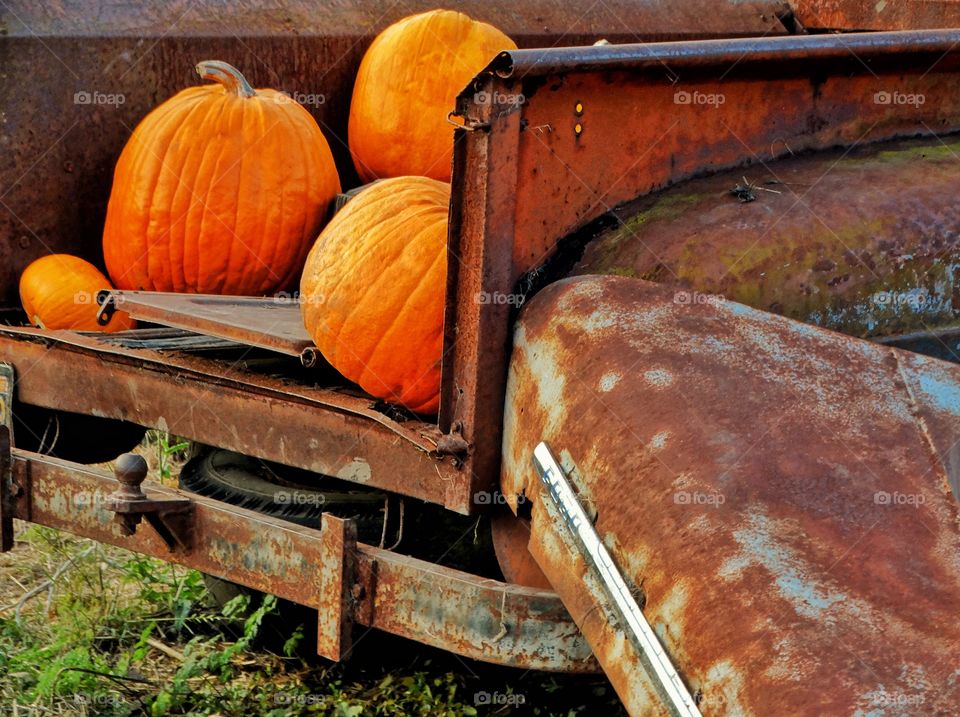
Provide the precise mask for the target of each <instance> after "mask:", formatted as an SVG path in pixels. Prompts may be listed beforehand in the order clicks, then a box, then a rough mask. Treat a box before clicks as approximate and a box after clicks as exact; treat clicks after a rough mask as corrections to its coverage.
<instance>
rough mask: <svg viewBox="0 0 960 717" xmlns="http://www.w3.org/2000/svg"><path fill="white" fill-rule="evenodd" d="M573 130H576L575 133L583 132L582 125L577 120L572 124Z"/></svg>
mask: <svg viewBox="0 0 960 717" xmlns="http://www.w3.org/2000/svg"><path fill="white" fill-rule="evenodd" d="M573 131H574V132H576V133H577V134H582V133H583V125H582V124H580V123H579V122H577V123H576V124H575V125H574V126H573Z"/></svg>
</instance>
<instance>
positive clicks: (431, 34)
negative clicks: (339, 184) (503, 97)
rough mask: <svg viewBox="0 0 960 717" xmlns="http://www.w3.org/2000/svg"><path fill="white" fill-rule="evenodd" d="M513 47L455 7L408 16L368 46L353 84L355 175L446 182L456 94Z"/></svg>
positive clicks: (351, 141) (351, 137) (351, 145)
mask: <svg viewBox="0 0 960 717" xmlns="http://www.w3.org/2000/svg"><path fill="white" fill-rule="evenodd" d="M516 47H517V46H516V44H515V43H514V42H513V40H511V39H510V38H509V37H507V36H506V35H504V34H503V33H502V32H500V31H499V30H498V29H497V28H495V27H493V26H492V25H488V24H487V23H484V22H477V21H474V20H471V19H470V18H469V17H468V16H467V15H464V14H463V13H460V12H454V11H452V10H431V11H430V12H425V13H421V14H419V15H412V16H410V17H407V18H404V19H403V20H400V21H399V22H396V23H394V24H393V25H391V26H390V27H388V28H387V29H386V30H384V31H383V32H382V33H380V35H378V36H377V38H376V39H375V40H374V41H373V44H371V45H370V47H369V49H368V50H367V52H366V54H365V55H364V56H363V61H362V62H361V63H360V70H359V72H358V74H357V80H356V84H355V85H354V87H353V100H352V101H351V104H350V126H349V140H350V142H349V143H350V153H351V154H352V155H353V161H354V164H355V165H356V167H357V172H358V173H359V174H360V177H361V178H362V179H363V180H364V181H366V182H369V181H371V180H373V179H376V178H383V177H398V176H403V175H422V176H426V177H433V178H434V179H439V180H442V181H450V165H451V163H452V161H453V160H452V156H453V127H451V126H450V124H449V123H448V122H447V115H448V114H449V113H450V111H451V110H452V109H453V108H454V103H455V101H456V98H457V94H458V93H459V92H460V91H461V90H463V88H464V87H466V86H467V84H468V83H469V82H470V80H472V79H473V78H474V77H475V76H476V75H477V73H478V72H480V70H482V69H483V68H484V67H486V65H487V64H488V63H489V62H490V60H492V59H493V58H494V56H495V55H496V54H497V53H498V52H499V51H501V50H515V49H516Z"/></svg>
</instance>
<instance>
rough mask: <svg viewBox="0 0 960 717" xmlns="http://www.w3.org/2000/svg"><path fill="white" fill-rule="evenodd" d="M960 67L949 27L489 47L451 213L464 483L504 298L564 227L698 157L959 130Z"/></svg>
mask: <svg viewBox="0 0 960 717" xmlns="http://www.w3.org/2000/svg"><path fill="white" fill-rule="evenodd" d="M958 68H960V32H958V31H933V32H907V33H871V34H862V35H843V36H839V35H818V36H808V37H783V38H758V39H746V40H716V41H711V42H677V43H662V44H648V45H621V46H606V47H579V48H561V49H542V50H519V51H515V52H510V53H503V54H502V55H501V56H499V57H498V58H497V59H496V60H495V61H494V62H493V63H492V64H491V66H490V68H489V69H490V72H488V73H486V74H482V75H481V76H480V77H479V78H478V79H477V81H476V82H475V83H474V86H472V87H470V88H467V90H465V91H464V92H463V93H462V94H461V96H460V98H459V100H458V106H457V109H458V114H459V116H460V118H461V119H460V121H462V122H463V123H464V128H463V129H460V130H458V135H459V137H458V140H457V143H456V145H455V151H454V177H453V203H452V207H451V215H450V217H451V229H450V248H451V251H450V260H449V261H450V263H449V266H448V289H447V314H446V324H445V343H444V368H443V387H442V401H441V411H440V428H441V430H442V431H444V432H447V431H450V430H452V429H454V428H459V430H460V432H461V435H462V436H463V438H464V440H465V441H466V442H467V444H468V445H469V446H470V451H471V453H470V456H469V460H468V463H467V468H468V469H469V470H470V471H471V472H472V474H473V475H474V476H475V485H474V490H485V489H489V486H490V484H491V481H494V480H495V478H496V475H497V470H498V465H499V461H500V446H501V438H502V435H503V433H502V430H501V421H502V415H503V411H502V403H501V401H500V397H501V396H502V394H503V390H504V380H505V377H504V368H503V367H504V364H505V362H506V360H507V357H508V356H509V351H510V334H509V324H510V317H511V309H512V308H514V307H515V306H516V305H517V304H518V303H519V302H520V301H522V291H523V285H524V282H523V281H521V280H522V279H526V278H529V275H526V276H525V273H526V272H528V271H529V270H536V268H537V267H539V266H541V265H542V264H543V263H544V262H545V261H546V260H547V259H548V258H549V257H550V256H551V255H552V254H553V253H554V252H555V251H556V247H557V242H558V241H559V239H560V238H561V237H564V236H567V235H569V234H571V232H574V231H576V230H578V229H580V228H582V227H584V226H585V225H587V224H588V223H589V222H590V221H592V220H594V219H596V218H597V217H598V216H600V215H602V214H604V213H606V212H607V211H608V210H610V209H611V208H613V207H615V206H617V205H618V204H621V203H623V202H625V201H629V200H633V199H635V198H637V197H640V196H643V195H646V194H649V193H650V192H652V191H655V190H658V189H662V188H664V187H666V186H669V185H671V184H673V183H676V182H679V181H681V180H686V179H690V178H693V177H695V176H697V175H701V174H704V173H706V172H712V171H719V170H723V169H728V168H731V167H741V166H744V165H747V164H759V163H760V162H766V161H769V160H772V159H775V158H778V157H783V156H787V155H790V154H793V153H800V152H803V151H806V150H815V149H825V148H830V147H834V146H842V147H850V146H854V145H859V144H861V143H869V142H875V141H880V140H884V139H890V138H895V137H899V136H914V135H918V134H931V133H932V132H934V131H936V132H943V133H945V132H948V131H953V130H956V129H957V128H960V74H958V72H957V70H958ZM883 93H886V94H883ZM919 96H922V97H923V102H922V103H920V102H913V103H910V102H907V101H901V98H904V97H906V98H907V99H909V98H910V97H913V98H916V97H919ZM721 98H722V100H721ZM507 247H512V256H509V257H508V256H506V255H505V252H506V251H507ZM481 347H482V348H481Z"/></svg>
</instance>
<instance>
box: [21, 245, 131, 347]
mask: <svg viewBox="0 0 960 717" xmlns="http://www.w3.org/2000/svg"><path fill="white" fill-rule="evenodd" d="M112 288H113V286H112V285H111V284H110V280H109V279H107V277H105V276H104V275H103V274H101V273H100V270H99V269H97V267H95V266H94V265H93V264H91V263H90V262H87V261H84V260H83V259H81V258H79V257H76V256H70V255H69V254H50V255H48V256H43V257H40V258H39V259H37V260H36V261H34V262H33V263H31V264H30V266H28V267H27V268H26V269H24V272H23V274H21V275H20V302H21V303H22V304H23V310H24V311H25V312H26V313H27V317H28V318H29V319H30V322H31V323H33V324H34V325H36V326H39V327H40V328H43V329H75V330H77V331H108V332H113V331H125V330H126V329H132V328H133V327H134V326H136V322H135V321H134V320H133V319H131V318H130V315H129V314H127V313H124V312H122V311H117V312H116V313H114V315H113V316H112V317H111V318H110V321H109V322H108V323H107V325H106V326H100V324H98V323H97V313H98V307H97V292H99V291H101V290H102V289H112Z"/></svg>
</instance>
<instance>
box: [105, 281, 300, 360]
mask: <svg viewBox="0 0 960 717" xmlns="http://www.w3.org/2000/svg"><path fill="white" fill-rule="evenodd" d="M103 307H104V310H105V311H106V312H109V313H112V312H113V311H114V310H117V309H119V310H122V311H125V312H126V313H128V314H130V315H131V316H132V317H133V318H135V319H137V320H140V321H148V322H151V323H156V324H162V325H163V326H173V327H176V328H180V329H186V330H189V331H194V332H196V333H199V334H205V335H207V336H217V337H220V338H223V339H227V340H230V341H236V342H237V343H241V344H246V345H249V346H258V347H260V348H265V349H269V350H270V351H277V352H279V353H282V354H287V355H289V356H297V357H299V356H300V355H301V354H302V353H303V351H304V350H305V349H308V348H310V347H312V346H313V340H312V339H311V338H310V335H309V334H308V333H307V330H306V328H304V325H303V317H302V316H301V315H300V304H299V302H298V301H297V300H296V298H294V297H292V296H289V295H278V296H274V297H257V296H216V295H210V294H174V293H164V292H158V291H111V292H109V293H108V294H106V295H105V296H104V299H103Z"/></svg>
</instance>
